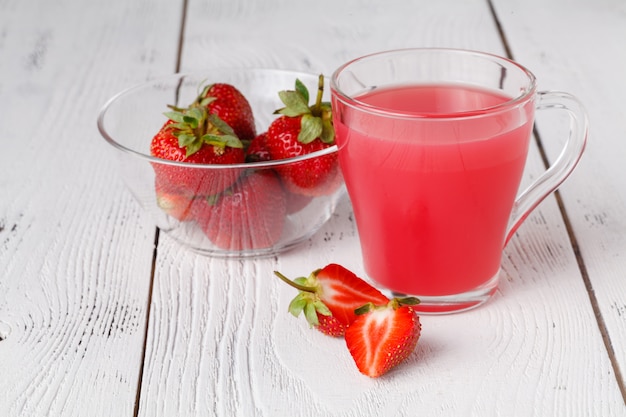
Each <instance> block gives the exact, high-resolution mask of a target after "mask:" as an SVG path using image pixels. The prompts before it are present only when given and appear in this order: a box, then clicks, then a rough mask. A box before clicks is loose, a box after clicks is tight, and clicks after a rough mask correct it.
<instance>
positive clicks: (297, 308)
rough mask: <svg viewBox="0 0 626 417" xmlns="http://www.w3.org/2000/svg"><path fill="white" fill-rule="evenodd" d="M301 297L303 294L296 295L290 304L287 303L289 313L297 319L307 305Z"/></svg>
mask: <svg viewBox="0 0 626 417" xmlns="http://www.w3.org/2000/svg"><path fill="white" fill-rule="evenodd" d="M302 295H303V294H298V295H297V296H296V297H295V298H294V299H293V300H291V303H289V312H290V313H291V314H293V316H294V317H298V316H299V315H300V313H302V311H303V310H304V307H305V306H306V305H307V300H306V299H305V298H304V297H303V296H302Z"/></svg>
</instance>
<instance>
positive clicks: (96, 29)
mask: <svg viewBox="0 0 626 417" xmlns="http://www.w3.org/2000/svg"><path fill="white" fill-rule="evenodd" d="M625 41H626V2H624V1H623V0H573V1H572V0H439V1H426V0H413V1H411V0H387V1H373V0H362V1H358V0H318V1H317V2H303V1H295V0H293V1H284V0H282V1H281V0H265V1H260V0H259V1H248V0H168V1H165V0H136V1H127V0H106V1H105V0H92V1H89V2H87V1H83V0H64V1H58V0H19V1H18V0H0V140H1V141H2V142H1V143H2V146H1V147H0V416H2V417H14V416H63V417H70V416H80V417H85V416H106V417H118V416H119V417H131V416H150V417H155V416H166V417H173V416H273V417H276V416H279V417H280V416H346V417H348V416H361V415H366V416H378V415H385V416H415V415H428V416H524V417H528V416H568V417H571V416H626V405H625V401H626V400H625V398H626V215H625V213H626V164H625V162H624V161H625V160H626V104H624V97H626V47H624V43H625ZM416 46H443V47H457V48H467V49H479V50H484V51H488V52H494V53H497V54H501V55H507V54H508V55H510V56H512V57H513V58H514V59H516V60H517V61H519V62H521V63H522V64H524V65H526V66H527V67H529V68H530V69H531V70H532V71H533V72H535V73H536V75H537V76H538V78H539V80H540V82H539V84H540V88H542V89H559V90H565V91H569V92H571V93H573V94H575V95H577V96H578V97H579V98H580V99H581V100H582V101H583V102H584V103H585V106H586V107H587V109H588V111H589V115H590V120H591V136H590V143H589V146H588V149H587V153H586V155H585V156H584V158H583V160H582V162H581V164H580V165H579V167H578V170H577V171H576V172H575V173H574V174H573V175H572V177H571V178H570V180H569V181H568V182H567V183H566V184H565V185H564V186H563V187H562V188H561V190H560V192H559V193H558V194H557V195H556V196H552V197H550V198H548V199H547V200H546V201H544V202H543V203H542V204H541V205H540V206H539V208H538V209H537V210H536V211H535V212H534V213H533V214H532V215H531V217H529V218H528V220H527V221H526V222H525V223H524V225H523V226H522V227H521V228H520V229H519V231H518V233H517V235H516V236H515V237H514V238H513V240H512V241H511V242H510V244H509V245H508V246H507V248H506V251H505V257H504V258H505V260H504V264H503V269H504V273H503V279H502V284H501V288H500V289H499V291H498V293H497V294H496V296H495V297H494V299H493V300H492V301H490V302H489V303H488V304H486V305H485V306H483V307H481V308H479V309H476V310H473V311H470V312H467V313H462V314H457V315H449V316H437V317H433V316H424V317H422V323H423V336H422V339H421V341H420V344H419V345H418V348H417V350H416V352H415V354H414V355H412V356H411V357H410V359H409V360H408V362H407V363H406V364H404V365H403V366H401V367H400V368H397V369H396V370H395V371H394V372H393V373H391V374H389V375H388V376H387V377H384V378H380V379H375V380H374V379H369V378H367V377H365V376H362V375H360V374H359V373H358V372H357V371H356V368H355V367H354V365H353V363H352V361H351V359H350V357H349V354H348V353H347V350H346V349H344V348H343V347H342V343H343V341H341V340H335V339H331V338H328V337H324V336H322V335H321V334H318V333H317V332H315V331H312V330H310V329H309V328H308V327H307V326H306V324H305V323H304V321H303V320H296V319H294V318H293V317H291V316H290V315H289V314H287V312H286V310H287V304H288V301H289V300H290V299H291V297H292V296H293V295H294V292H293V291H292V290H291V289H290V288H287V287H286V286H284V285H283V284H281V283H280V282H279V281H278V280H276V279H274V278H273V277H272V271H273V270H275V269H278V270H280V271H282V272H284V273H286V274H288V275H291V276H294V275H303V274H307V273H308V272H310V271H311V270H313V269H315V268H317V267H321V266H323V265H325V264H327V263H330V262H338V263H341V264H343V265H345V266H346V267H348V268H350V269H352V270H353V271H355V272H356V273H358V274H360V275H364V273H363V270H362V263H361V255H360V252H359V246H358V240H357V236H356V232H355V225H354V222H353V220H352V215H351V207H350V203H349V202H348V201H347V200H344V201H343V202H342V203H341V205H340V207H339V209H338V211H337V213H336V215H335V216H334V217H333V218H332V219H331V221H330V222H329V223H328V224H327V225H326V226H325V227H324V228H323V229H322V230H321V231H320V232H319V233H318V234H317V235H315V236H314V237H313V238H311V239H310V241H308V242H307V243H305V244H304V245H302V246H301V247H299V248H298V249H296V250H293V251H290V252H287V253H284V254H281V255H280V256H277V257H274V258H269V259H261V260H254V261H236V260H223V259H211V258H207V257H202V256H199V255H196V254H193V253H190V252H189V251H186V250H185V249H183V248H181V247H180V246H179V245H178V244H176V243H175V242H173V241H172V240H170V239H168V237H167V236H166V235H165V234H164V233H160V234H159V233H157V231H156V229H155V226H154V224H152V223H151V221H150V219H149V218H147V217H146V216H145V215H144V214H143V213H142V212H141V211H140V210H139V208H138V206H137V205H136V203H135V202H134V201H133V200H132V198H131V196H130V194H129V193H128V192H127V190H126V189H125V188H124V186H123V184H122V182H121V180H120V179H119V177H118V176H117V173H116V172H115V167H116V163H115V159H114V156H113V153H112V150H111V149H110V148H109V147H108V145H106V144H105V142H104V141H103V140H102V139H101V138H100V136H99V134H98V132H97V130H96V123H95V119H96V116H97V112H98V110H99V108H100V106H101V105H102V104H103V103H104V102H105V100H106V99H108V98H109V97H110V96H111V95H113V94H114V93H116V92H117V91H119V90H121V89H123V88H126V87H129V86H130V85H133V84H136V83H139V82H142V81H145V80H147V79H150V78H153V77H155V76H159V75H165V74H169V73H172V72H176V71H187V70H200V69H205V68H210V67H224V66H227V67H233V66H238V67H240V66H243V67H275V68H284V69H294V70H304V71H308V72H323V73H325V74H330V73H331V72H332V71H333V70H334V68H336V67H337V66H338V65H339V64H341V63H343V62H344V61H346V60H348V59H351V58H355V57H357V56H360V55H363V54H366V53H370V52H376V51H380V50H385V49H395V48H404V47H416ZM558 126H559V123H558V122H552V121H550V120H549V119H547V120H546V119H544V120H543V121H542V120H541V119H539V122H538V131H539V132H540V139H539V143H541V146H542V147H543V149H544V150H545V152H546V154H547V156H548V158H551V159H553V158H554V157H555V153H556V152H557V150H558V148H559V146H560V143H558V141H555V140H551V141H550V140H547V138H549V137H551V136H553V132H556V133H558V132H557V131H558V130H559V127H558ZM542 169H543V165H542V162H541V158H540V154H539V152H538V147H537V146H534V147H533V149H532V155H531V157H530V161H529V167H528V171H527V180H529V179H531V178H533V177H536V175H537V173H539V172H540V171H541V170H542Z"/></svg>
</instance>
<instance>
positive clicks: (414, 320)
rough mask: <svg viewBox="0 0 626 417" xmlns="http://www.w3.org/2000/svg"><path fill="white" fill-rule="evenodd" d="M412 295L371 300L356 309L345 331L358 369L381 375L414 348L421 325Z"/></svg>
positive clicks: (372, 375)
mask: <svg viewBox="0 0 626 417" xmlns="http://www.w3.org/2000/svg"><path fill="white" fill-rule="evenodd" d="M417 303H419V300H418V299H416V298H413V297H408V298H403V299H398V298H394V299H392V300H391V301H389V302H388V303H387V304H384V305H375V303H368V304H366V305H364V306H363V307H361V308H359V309H357V313H358V314H359V315H358V317H357V318H356V320H355V321H354V322H353V323H352V325H350V327H349V328H348V329H347V330H346V334H345V339H346V345H347V346H348V349H349V350H350V354H351V355H352V358H353V359H354V362H355V363H356V365H357V368H359V371H360V372H361V373H363V374H365V375H367V376H370V377H372V378H376V377H379V376H381V375H383V374H385V373H386V372H387V371H389V370H390V369H391V368H393V367H395V366H397V365H398V364H400V363H401V362H402V361H404V360H405V359H406V358H407V357H408V356H409V355H410V354H411V353H412V352H413V350H415V346H416V345H417V341H418V339H419V337H420V332H421V324H420V321H419V317H418V316H417V313H416V312H415V310H414V309H413V308H412V307H411V306H413V305H415V304H417Z"/></svg>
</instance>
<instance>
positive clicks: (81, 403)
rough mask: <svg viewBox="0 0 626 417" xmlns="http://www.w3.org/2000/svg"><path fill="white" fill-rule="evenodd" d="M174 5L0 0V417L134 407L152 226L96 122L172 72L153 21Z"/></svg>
mask: <svg viewBox="0 0 626 417" xmlns="http://www.w3.org/2000/svg"><path fill="white" fill-rule="evenodd" d="M61 3H62V4H61ZM179 10H180V5H178V6H177V5H170V4H169V3H163V4H161V5H158V6H157V7H153V6H152V4H151V2H133V3H132V4H131V3H126V2H123V1H117V2H115V1H106V2H105V1H95V2H89V3H84V2H82V1H71V0H68V1H64V2H54V1H53V2H40V1H31V0H26V1H19V2H0V103H2V105H1V106H2V111H1V112H0V137H1V138H2V142H3V151H2V152H0V178H1V179H0V190H1V193H0V194H1V196H2V197H1V199H0V332H2V337H1V338H0V339H1V340H0V375H2V378H0V392H2V394H1V395H0V415H2V416H7V417H14V416H37V417H38V416H85V415H91V416H122V415H131V414H132V412H133V408H134V403H135V398H136V392H137V387H138V378H139V366H140V364H141V361H142V348H143V341H144V335H145V320H146V312H147V308H146V307H147V305H148V301H149V300H148V288H149V284H150V268H151V258H152V250H153V239H154V226H152V224H151V223H149V222H148V221H146V219H145V218H144V217H143V215H142V213H141V212H140V211H139V208H138V207H137V206H136V205H135V203H134V202H133V201H131V199H130V195H129V194H128V193H127V192H126V190H125V189H124V188H123V185H122V183H121V181H119V179H118V178H117V177H116V174H117V173H116V168H115V166H116V163H115V159H114V157H113V154H112V153H109V152H111V149H109V148H108V147H106V145H104V141H103V140H102V139H101V138H100V137H99V135H98V133H97V130H96V127H95V121H96V116H97V113H98V110H99V107H100V106H101V105H102V104H104V101H105V100H106V99H108V97H109V96H110V95H112V94H113V93H114V92H116V91H118V90H119V89H121V88H123V87H127V86H129V85H130V83H134V82H138V81H141V80H143V79H145V78H146V77H148V76H150V74H151V73H153V72H163V71H171V70H172V68H173V67H174V63H175V62H174V61H175V56H176V48H177V44H176V35H177V32H178V29H179V28H178V26H176V25H174V26H172V27H171V29H170V30H169V31H168V30H167V29H163V28H161V29H158V26H159V22H161V25H160V26H163V27H166V22H168V21H169V16H170V14H172V13H173V12H176V11H179ZM157 29H158V30H157ZM168 32H169V33H168ZM169 38H172V41H169Z"/></svg>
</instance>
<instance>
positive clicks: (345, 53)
mask: <svg viewBox="0 0 626 417" xmlns="http://www.w3.org/2000/svg"><path fill="white" fill-rule="evenodd" d="M261 4H262V3H255V4H254V5H252V4H249V3H246V4H244V2H243V1H228V2H226V1H211V2H207V1H193V0H192V1H190V3H189V13H188V15H187V25H186V31H185V45H184V49H183V55H182V62H181V67H182V68H183V69H185V70H198V69H203V68H207V67H212V66H235V67H238V66H250V67H256V66H260V67H279V68H288V69H296V70H305V71H321V72H324V73H330V72H332V70H333V69H334V68H335V67H336V66H337V65H339V64H340V63H342V62H344V61H346V60H347V59H350V58H353V57H356V56H358V55H361V54H364V53H369V52H375V51H378V50H383V49H393V48H400V47H408V46H453V47H463V48H470V49H482V50H487V51H491V52H496V53H500V54H502V53H503V51H504V48H503V45H502V43H501V41H500V39H499V38H498V35H497V31H496V28H495V25H494V22H493V20H492V18H491V15H490V12H489V10H488V7H487V4H485V3H484V2H461V1H459V2H452V1H451V2H440V3H437V4H432V3H428V4H426V3H425V2H400V1H394V2H391V3H386V4H385V10H384V13H383V10H382V9H381V7H382V6H381V5H378V4H375V3H374V2H358V3H357V2H352V1H344V2H340V3H337V2H333V4H332V5H331V4H330V2H321V3H317V4H318V5H319V8H310V9H307V10H306V13H303V9H302V7H301V6H300V5H297V4H296V3H293V2H280V1H275V2H265V3H264V4H262V5H261ZM278 22H280V23H278ZM542 169H543V167H542V165H541V162H540V158H539V157H538V152H537V150H536V149H533V151H532V156H531V164H530V167H529V171H528V179H527V181H530V180H532V179H533V178H536V176H537V175H538V173H539V172H540V171H541V170H542ZM361 261H362V259H361V254H360V252H359V247H358V236H357V233H356V230H355V226H354V222H353V220H352V212H351V207H350V205H349V203H348V202H344V204H342V205H340V207H339V209H338V210H337V213H336V216H335V217H334V218H333V219H332V221H331V222H330V223H329V224H328V225H326V226H325V227H324V228H323V229H322V230H321V231H320V233H318V234H317V235H316V236H314V237H313V238H312V239H311V240H310V241H309V242H308V243H307V244H305V245H303V246H302V247H300V248H297V249H295V250H293V251H290V252H287V253H285V254H281V255H280V256H278V257H276V258H270V259H264V260H257V261H255V262H254V263H249V262H239V261H224V260H216V259H206V258H202V257H198V256H196V255H194V254H189V253H186V252H184V251H181V250H180V248H179V247H177V245H176V244H175V243H173V242H171V241H170V240H168V239H167V237H166V236H165V237H164V239H162V241H161V244H160V246H159V258H158V264H157V275H156V281H155V288H157V289H158V291H155V295H154V299H153V305H152V311H151V325H150V328H149V337H148V355H147V356H146V372H145V377H144V380H143V387H142V396H141V404H140V409H139V411H140V412H139V414H140V415H141V416H169V415H180V416H192V415H201V416H204V415H206V416H211V415H218V416H222V415H267V416H286V415H299V416H318V415H328V416H331V415H332V416H358V415H382V414H385V415H392V416H404V415H414V412H416V411H419V412H420V413H423V414H434V415H450V416H452V415H477V416H478V415H480V416H483V415H494V416H495V415H516V416H528V415H579V416H587V415H608V414H610V413H611V412H614V411H615V410H619V408H618V407H619V406H620V404H621V403H622V402H623V399H622V397H621V396H620V392H619V388H618V386H617V384H616V382H615V379H614V376H613V375H611V374H610V373H608V372H607V369H610V361H609V358H608V355H607V352H606V350H605V349H604V345H603V342H602V337H601V335H600V332H599V331H598V328H597V325H596V322H595V317H594V312H593V309H592V308H591V306H590V305H589V302H588V295H587V292H586V290H585V286H584V282H583V280H582V279H581V276H580V272H579V271H578V269H577V265H576V262H575V258H574V254H573V252H572V249H571V246H570V244H569V240H568V236H567V234H566V230H565V227H564V225H563V223H562V221H561V216H560V213H559V210H558V208H557V206H556V204H555V203H554V200H553V199H548V200H547V201H546V202H545V203H543V204H542V205H541V206H540V208H539V209H538V210H537V211H536V212H535V213H534V214H533V215H532V216H531V217H530V218H529V219H528V220H527V222H526V223H525V224H524V225H523V226H522V228H521V229H520V230H519V232H518V234H517V236H516V237H515V238H514V239H513V240H512V241H511V244H510V246H509V247H508V248H507V249H506V252H505V259H504V262H503V269H504V271H503V282H502V285H501V288H500V290H499V292H498V294H497V295H496V297H494V299H493V300H492V301H491V303H490V304H489V305H488V306H486V307H485V308H483V309H478V310H476V311H472V312H468V313H465V314H463V315H457V316H449V317H423V318H422V320H423V323H424V332H423V338H422V340H421V342H420V344H419V347H418V349H417V351H416V353H415V354H414V355H413V356H412V357H411V358H410V359H409V361H408V363H406V364H405V365H404V366H403V367H401V368H398V369H397V370H395V371H394V372H393V373H391V374H390V375H388V376H387V377H385V378H382V379H379V380H371V379H368V378H366V377H363V376H361V375H360V374H358V372H357V371H356V368H355V367H354V364H353V363H352V362H351V359H350V357H349V354H348V352H347V350H346V349H345V347H344V346H343V343H344V342H343V341H342V340H340V339H339V340H337V339H330V338H327V337H323V336H322V335H320V334H318V333H317V332H315V331H313V330H310V329H309V328H308V326H307V325H306V324H305V323H304V322H303V320H297V319H295V318H293V317H292V316H290V315H289V314H288V313H287V311H286V310H287V305H288V303H289V300H290V299H291V298H292V297H293V296H294V295H295V294H294V292H293V291H292V290H291V289H289V288H286V287H284V286H283V285H282V284H280V283H279V282H277V281H276V280H275V279H274V278H273V277H272V275H271V271H272V270H274V269H279V270H281V271H282V272H284V273H286V274H287V275H290V276H298V275H305V274H308V273H309V272H310V271H311V270H313V269H315V268H317V267H320V266H323V265H325V264H327V263H329V262H340V263H342V264H344V265H345V266H347V267H348V268H350V269H352V270H354V271H355V272H357V273H358V274H360V275H361V276H364V272H363V270H362V262H361ZM582 375H585V377H583V378H581V376H582Z"/></svg>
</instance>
